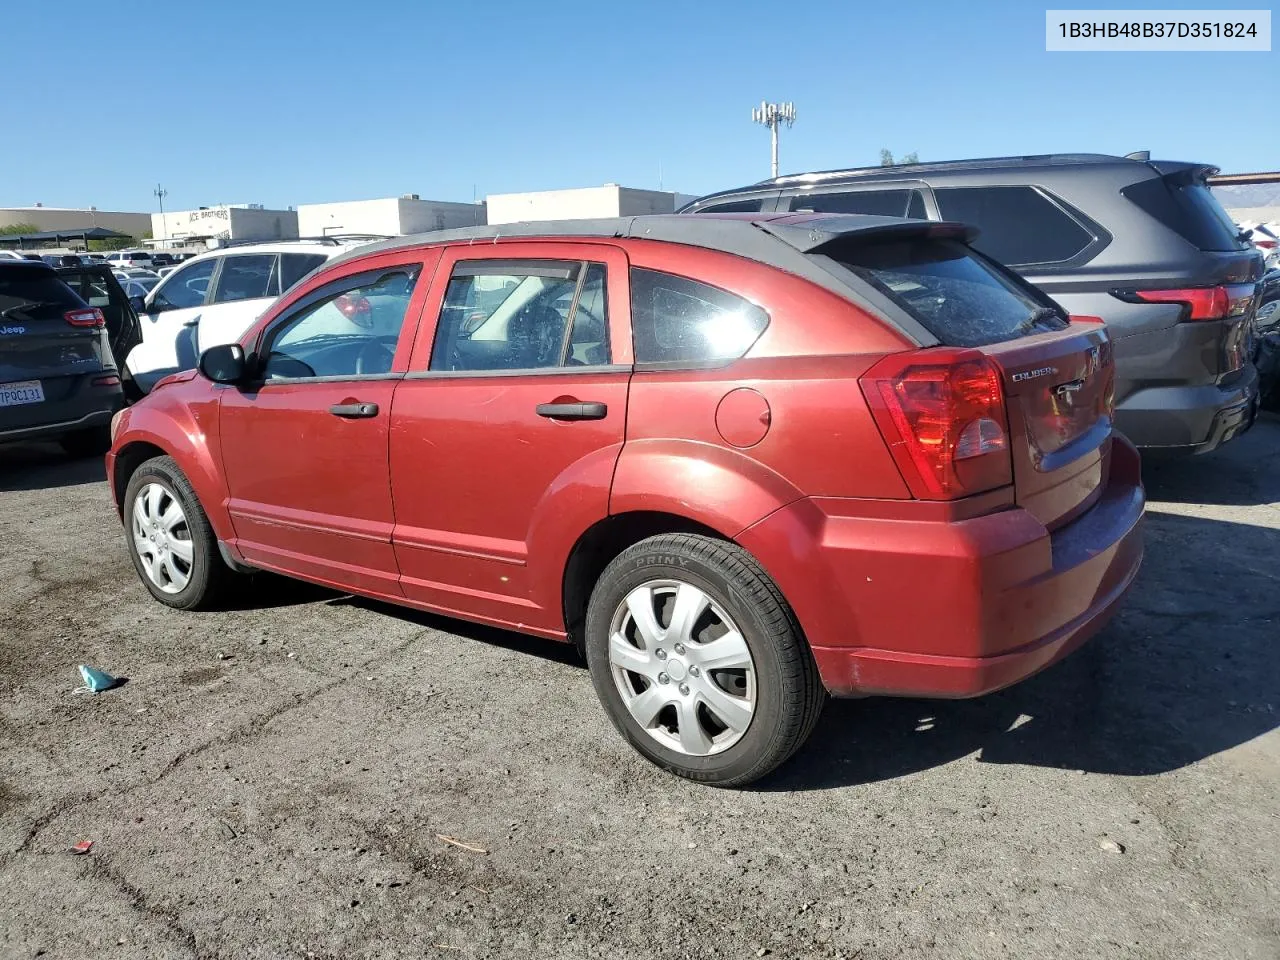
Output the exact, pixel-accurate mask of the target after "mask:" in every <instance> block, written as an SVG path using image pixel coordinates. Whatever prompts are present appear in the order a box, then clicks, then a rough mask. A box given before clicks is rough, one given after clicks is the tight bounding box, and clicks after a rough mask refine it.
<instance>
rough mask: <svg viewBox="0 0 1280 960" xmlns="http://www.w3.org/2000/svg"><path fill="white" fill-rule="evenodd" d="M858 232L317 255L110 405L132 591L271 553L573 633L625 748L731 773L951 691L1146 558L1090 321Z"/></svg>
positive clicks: (578, 238) (1001, 665)
mask: <svg viewBox="0 0 1280 960" xmlns="http://www.w3.org/2000/svg"><path fill="white" fill-rule="evenodd" d="M971 236H972V234H971V233H970V231H969V230H968V228H966V227H964V226H962V225H960V224H948V223H941V224H940V223H929V222H922V221H908V220H898V219H894V218H884V217H861V216H830V215H813V214H800V215H779V216H770V215H759V214H755V215H751V216H741V217H737V216H731V215H726V216H706V217H682V216H669V217H639V218H633V219H620V220H603V221H579V222H567V223H560V224H519V225H509V226H502V227H489V228H477V229H470V230H465V231H456V232H449V233H439V234H430V235H423V236H417V237H407V238H403V239H398V240H392V241H387V242H384V243H379V244H374V245H371V246H366V247H362V248H359V249H358V250H354V251H352V252H351V253H350V254H348V255H345V256H344V257H341V258H338V259H335V260H331V261H330V262H329V263H328V264H326V265H325V266H324V267H322V268H320V269H319V270H318V271H317V272H315V273H313V274H311V275H310V276H309V277H308V278H306V279H305V280H303V281H302V282H301V283H299V284H298V285H297V286H296V287H295V288H294V289H293V290H292V291H291V292H290V293H289V294H287V295H286V296H285V297H283V298H282V299H281V300H280V301H279V302H278V303H277V304H276V305H275V306H274V307H272V308H271V309H270V310H269V311H268V312H267V313H266V315H265V316H264V317H262V319H261V320H260V321H259V322H258V323H257V324H256V325H255V326H254V327H253V329H252V330H250V331H249V332H248V333H247V334H246V335H245V336H244V338H243V339H242V340H241V342H240V343H239V344H232V345H229V346H222V347H214V348H212V349H210V350H208V351H206V352H205V353H204V354H203V356H202V357H201V360H200V369H199V371H198V372H197V371H194V370H193V371H189V372H186V373H180V374H176V375H174V376H172V377H170V378H168V379H167V380H165V381H162V385H161V386H158V387H157V388H156V389H155V390H154V391H153V392H152V393H151V395H150V396H148V397H147V398H146V399H145V400H143V401H142V402H141V403H139V404H137V405H136V406H134V407H132V408H130V409H128V410H126V411H124V412H123V413H121V414H120V415H119V416H118V417H117V419H116V421H115V423H114V425H113V430H114V445H113V448H112V452H111V454H110V455H109V456H108V459H107V464H108V469H109V473H110V478H111V485H112V489H113V491H114V496H115V500H116V503H117V505H118V507H119V510H120V514H121V517H122V519H123V521H124V525H125V528H126V530H127V534H128V541H129V547H130V552H131V555H132V558H133V561H134V564H135V566H136V567H137V569H138V573H139V575H140V576H141V578H142V581H143V583H144V584H145V585H146V587H147V589H148V590H150V591H151V593H152V594H153V595H154V596H155V597H156V599H157V600H160V601H161V602H162V603H166V604H168V605H170V606H173V607H179V608H183V609H187V608H193V607H197V606H202V605H206V604H211V603H214V602H215V601H216V598H217V596H218V595H219V594H221V593H222V592H223V591H224V590H227V589H234V583H235V578H236V574H238V573H241V572H244V571H247V570H253V569H262V570H271V571H275V572H277V573H282V574H287V575H289V576H293V577H299V578H302V579H305V580H310V581H314V582H316V583H321V584H326V585H329V586H332V587H337V588H339V589H342V590H344V591H351V592H355V593H360V594H363V595H366V596H369V597H376V598H378V599H381V600H388V601H391V602H394V603H400V604H405V605H407V606H411V607H418V608H421V609H424V610H431V611H436V612H439V613H444V614H448V615H451V616H456V617H462V618H465V619H468V620H474V621H478V622H482V623H488V624H496V625H498V626H502V627H508V628H511V629H513V630H518V631H523V632H526V633H530V634H536V635H538V636H542V637H552V638H555V639H558V640H568V641H573V642H577V643H579V644H581V645H582V647H583V648H584V649H585V651H586V656H587V661H588V663H589V665H590V669H591V677H592V680H593V682H594V684H595V688H596V692H597V693H598V694H599V697H600V699H601V701H602V702H603V703H604V706H605V709H606V710H607V711H608V713H609V715H610V717H611V719H612V720H613V722H614V724H615V725H616V726H617V728H618V729H619V731H621V733H622V734H623V736H625V737H626V738H627V740H629V741H630V742H631V744H632V745H633V746H634V747H635V748H636V749H637V750H639V751H640V753H642V754H643V755H644V756H646V757H648V758H649V759H650V760H652V761H653V762H655V763H657V764H658V765H660V766H662V767H664V768H666V769H668V770H671V771H673V772H675V773H677V774H680V775H681V776H685V777H689V778H692V779H695V780H700V781H704V782H707V783H714V784H720V785H738V784H744V783H747V782H749V781H751V780H753V779H755V778H757V777H760V776H762V775H763V774H765V773H767V772H768V771H770V770H772V769H773V768H774V767H776V766H777V765H778V764H780V763H781V762H783V761H784V760H785V759H786V758H787V757H789V756H790V755H791V754H792V753H794V752H795V750H796V749H797V748H798V747H799V746H800V745H801V744H802V743H803V742H804V740H805V738H806V737H807V736H808V734H809V732H810V731H811V730H812V729H813V726H814V723H815V722H816V720H817V718H818V714H819V712H820V710H821V707H822V704H823V702H824V700H825V695H826V692H830V693H832V694H835V695H837V696H861V695H868V694H894V695H906V696H922V697H970V696H977V695H979V694H983V693H986V692H988V691H991V690H995V689H997V688H999V687H1003V686H1006V685H1008V684H1011V683H1014V682H1015V681H1018V680H1020V679H1022V678H1024V677H1026V676H1028V675H1030V674H1032V673H1034V672H1035V671H1037V670H1039V669H1041V668H1042V667H1044V666H1045V665H1046V664H1049V663H1051V662H1053V661H1054V660H1056V659H1058V658H1060V657H1062V656H1064V655H1065V654H1066V653H1067V652H1069V651H1070V650H1072V649H1073V648H1074V647H1076V646H1077V645H1078V644H1080V643H1081V642H1082V641H1084V640H1085V639H1086V638H1087V637H1088V636H1089V635H1091V634H1092V633H1094V632H1095V631H1096V630H1097V629H1098V628H1099V627H1100V626H1101V625H1102V624H1103V623H1104V622H1105V621H1106V620H1107V618H1108V617H1109V616H1110V614H1111V613H1112V612H1113V611H1114V610H1115V608H1116V605H1117V603H1118V602H1119V600H1120V599H1121V597H1122V596H1123V594H1124V593H1125V591H1126V589H1127V588H1128V587H1129V585H1130V584H1131V583H1132V582H1133V579H1134V576H1135V574H1136V573H1137V570H1138V566H1139V563H1140V562H1141V558H1142V540H1141V532H1140V527H1141V520H1142V513H1143V505H1144V497H1143V490H1142V484H1141V479H1140V475H1139V460H1138V456H1137V453H1136V451H1135V450H1134V448H1133V447H1132V446H1131V445H1130V444H1129V443H1128V442H1127V441H1126V440H1125V439H1124V438H1123V437H1121V436H1119V435H1118V434H1115V433H1114V432H1113V431H1112V425H1111V415H1112V381H1113V372H1112V358H1111V344H1110V341H1109V339H1108V337H1107V333H1106V330H1105V328H1104V327H1103V325H1102V324H1101V323H1100V322H1099V321H1097V320H1094V319H1090V318H1067V317H1066V316H1064V315H1063V314H1062V312H1061V310H1060V308H1058V307H1057V306H1056V305H1055V304H1054V303H1053V302H1052V301H1050V300H1048V299H1046V298H1045V297H1044V295H1043V294H1041V293H1039V292H1037V291H1036V290H1035V288H1033V287H1031V286H1029V285H1027V284H1026V283H1024V282H1023V281H1021V280H1020V279H1018V278H1017V277H1016V276H1015V275H1014V274H1012V273H1010V272H1009V271H1007V270H1006V269H1004V268H1003V267H1001V266H999V265H998V264H995V263H993V262H991V261H990V260H988V259H986V258H984V257H983V256H982V255H981V254H979V253H976V252H975V251H974V250H973V249H972V248H970V246H969V245H968V240H969V239H970V238H971Z"/></svg>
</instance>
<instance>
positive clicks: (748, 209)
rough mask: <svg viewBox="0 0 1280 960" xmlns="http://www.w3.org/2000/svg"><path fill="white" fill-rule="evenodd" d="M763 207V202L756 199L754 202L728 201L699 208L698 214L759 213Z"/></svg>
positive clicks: (758, 198)
mask: <svg viewBox="0 0 1280 960" xmlns="http://www.w3.org/2000/svg"><path fill="white" fill-rule="evenodd" d="M763 207H764V200H763V199H761V198H760V197H756V198H755V199H754V200H729V201H727V202H725V203H713V204H711V205H710V206H706V207H699V208H698V213H759V212H760V211H761V209H763Z"/></svg>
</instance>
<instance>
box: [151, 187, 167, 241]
mask: <svg viewBox="0 0 1280 960" xmlns="http://www.w3.org/2000/svg"><path fill="white" fill-rule="evenodd" d="M152 192H153V193H154V194H155V195H156V196H157V197H158V198H159V199H160V232H161V233H163V234H164V238H163V239H164V242H165V243H168V242H169V221H167V220H166V219H165V218H164V198H165V197H167V196H168V195H169V191H168V190H166V189H164V188H163V187H162V186H160V184H158V183H157V184H156V188H155V190H153V191H152Z"/></svg>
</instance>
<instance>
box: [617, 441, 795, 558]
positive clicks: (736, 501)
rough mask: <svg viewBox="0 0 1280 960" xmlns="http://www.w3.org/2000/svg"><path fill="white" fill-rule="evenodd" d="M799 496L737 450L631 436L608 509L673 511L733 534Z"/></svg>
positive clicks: (690, 442) (727, 534)
mask: <svg viewBox="0 0 1280 960" xmlns="http://www.w3.org/2000/svg"><path fill="white" fill-rule="evenodd" d="M801 497H802V494H801V492H800V491H799V490H797V489H796V488H795V487H794V486H792V485H791V484H790V483H789V482H788V481H787V480H785V479H783V478H782V477H781V476H780V475H778V474H777V473H775V472H774V471H773V470H770V469H769V468H768V467H766V466H764V465H763V464H761V463H760V462H758V461H756V460H753V459H752V458H751V457H749V456H747V455H746V454H744V453H741V452H739V451H737V450H730V449H728V448H726V447H721V446H717V445H715V444H711V443H699V442H697V441H694V440H667V439H662V440H629V441H627V444H626V445H625V446H624V447H623V449H622V455H621V456H620V457H619V458H618V467H617V470H616V471H615V472H614V477H613V489H612V492H611V493H610V497H609V513H610V514H618V513H631V512H638V511H656V512H659V513H669V514H674V515H675V516H679V517H684V518H686V519H688V520H694V521H697V522H698V523H700V524H702V525H703V526H707V527H710V528H711V529H712V530H715V531H716V532H718V533H720V534H722V535H724V536H725V537H728V538H730V539H732V538H734V537H736V536H737V535H738V534H739V533H741V532H742V531H743V530H745V529H746V528H747V527H749V526H751V525H752V524H753V523H757V522H758V521H760V520H762V519H763V518H764V517H767V516H768V515H769V514H771V513H773V511H775V510H777V509H778V508H780V507H784V506H786V505H787V504H789V503H793V502H794V501H796V500H799V499H800V498H801Z"/></svg>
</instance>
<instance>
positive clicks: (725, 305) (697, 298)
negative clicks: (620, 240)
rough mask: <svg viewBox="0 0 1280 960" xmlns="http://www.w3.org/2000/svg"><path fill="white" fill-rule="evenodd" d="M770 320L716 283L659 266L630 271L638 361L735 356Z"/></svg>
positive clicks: (712, 360)
mask: <svg viewBox="0 0 1280 960" xmlns="http://www.w3.org/2000/svg"><path fill="white" fill-rule="evenodd" d="M768 325H769V315H768V314H767V313H765V312H764V310H762V309H760V308H759V307H757V306H756V305H755V304H753V303H750V302H748V301H746V300H744V299H743V298H742V297H739V296H736V295H734V294H732V293H729V292H728V291H725V290H721V289H719V288H718V287H712V286H709V285H707V284H705V283H699V282H698V281H696V280H689V279H686V278H685V277H677V276H675V275H673V274H670V273H661V272H659V271H657V270H644V269H641V268H639V267H636V268H633V269H632V271H631V329H632V333H633V335H634V338H635V356H636V362H637V363H716V362H724V361H728V360H736V359H737V358H738V357H741V356H742V355H743V354H745V353H746V352H747V351H748V350H749V349H751V345H752V344H753V343H755V342H756V340H758V339H759V338H760V334H761V333H763V332H764V328H765V327H767V326H768Z"/></svg>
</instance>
